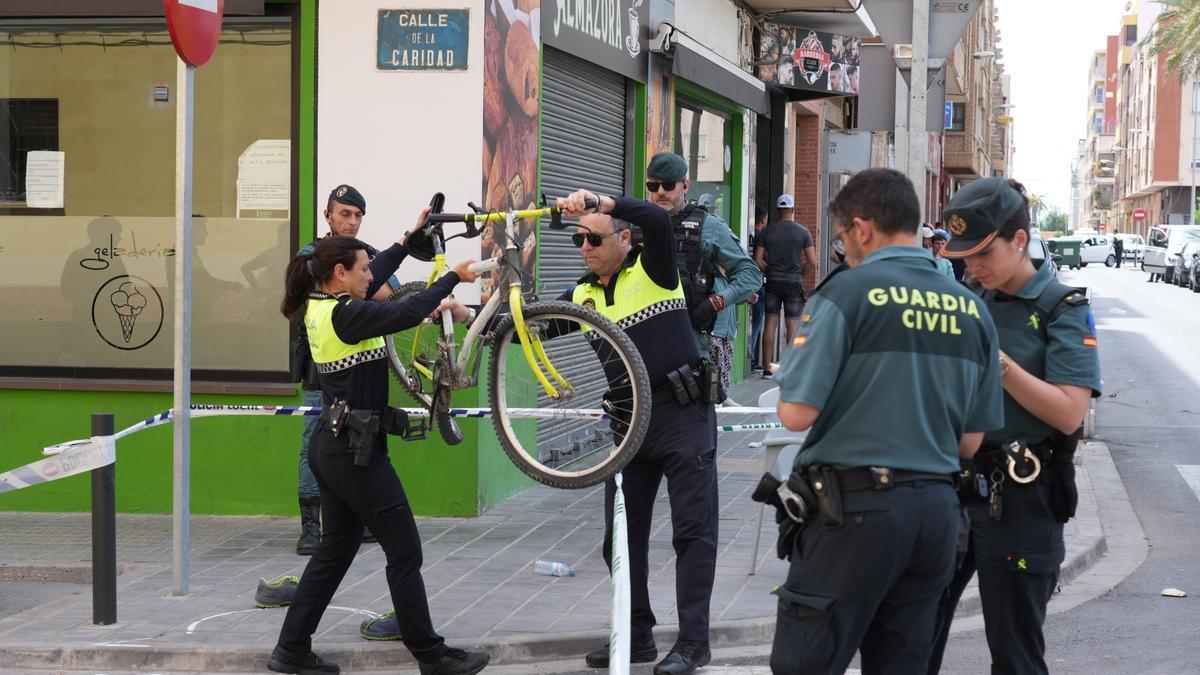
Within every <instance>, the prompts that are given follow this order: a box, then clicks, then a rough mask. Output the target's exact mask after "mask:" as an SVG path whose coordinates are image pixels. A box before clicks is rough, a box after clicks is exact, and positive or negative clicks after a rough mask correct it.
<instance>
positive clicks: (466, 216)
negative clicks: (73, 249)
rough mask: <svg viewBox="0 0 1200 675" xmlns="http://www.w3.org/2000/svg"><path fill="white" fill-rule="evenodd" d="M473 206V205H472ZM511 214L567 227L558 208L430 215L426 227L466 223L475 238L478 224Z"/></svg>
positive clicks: (592, 205) (588, 203)
mask: <svg viewBox="0 0 1200 675" xmlns="http://www.w3.org/2000/svg"><path fill="white" fill-rule="evenodd" d="M546 201H547V200H546V196H545V195H542V202H543V203H545V202H546ZM472 206H473V205H472ZM585 206H587V207H588V208H596V207H597V206H599V200H592V199H588V200H585ZM509 214H512V217H513V219H514V220H524V219H525V218H550V229H552V230H561V229H564V228H565V227H566V224H565V223H563V222H562V210H561V209H559V208H558V207H557V206H543V207H541V208H536V209H517V210H514V211H482V212H477V213H430V214H429V216H428V217H427V218H426V219H425V226H426V227H428V226H429V225H431V224H435V223H466V224H467V226H468V227H467V236H468V237H474V236H476V235H478V234H479V232H478V230H477V229H476V228H475V225H476V224H479V223H483V224H487V223H501V222H504V221H505V220H507V219H508V216H509Z"/></svg>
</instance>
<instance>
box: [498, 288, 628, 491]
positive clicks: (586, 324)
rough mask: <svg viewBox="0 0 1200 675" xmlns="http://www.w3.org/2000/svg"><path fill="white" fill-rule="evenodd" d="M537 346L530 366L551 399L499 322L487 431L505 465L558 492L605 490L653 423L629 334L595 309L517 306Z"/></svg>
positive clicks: (508, 323) (512, 331)
mask: <svg viewBox="0 0 1200 675" xmlns="http://www.w3.org/2000/svg"><path fill="white" fill-rule="evenodd" d="M524 317H525V326H526V327H527V329H528V330H529V333H530V337H531V339H532V340H534V341H536V342H538V343H540V346H541V349H542V350H544V354H545V356H544V358H541V359H535V361H536V362H538V363H540V364H541V366H542V367H543V368H544V366H545V364H549V366H550V367H549V368H544V371H543V372H544V374H545V376H546V377H547V379H548V380H549V381H550V383H551V384H552V386H554V387H555V388H556V389H557V391H558V393H559V395H558V397H556V398H552V397H551V396H550V395H548V394H547V391H546V388H545V387H544V385H543V384H542V383H541V381H540V379H539V378H538V375H537V373H536V372H535V371H534V369H533V368H532V367H531V365H530V363H529V360H528V359H527V358H526V356H525V353H524V351H523V349H522V346H521V344H520V342H519V340H518V338H517V334H516V331H517V326H516V324H515V322H514V320H513V318H512V317H511V316H508V317H505V318H504V319H503V320H502V321H501V322H500V324H499V325H498V326H497V327H496V329H495V331H494V332H493V333H492V338H493V340H492V353H491V360H490V364H489V367H488V395H489V400H490V402H491V406H492V424H493V425H494V426H495V428H496V435H497V436H498V437H499V439H500V443H501V445H502V446H503V447H504V451H505V453H507V454H508V457H509V459H511V460H512V462H513V463H514V464H516V466H517V468H519V469H520V470H521V471H522V472H524V473H525V474H526V475H527V476H529V477H530V478H533V479H534V480H536V481H538V482H539V483H543V484H545V485H550V486H552V487H559V488H584V487H589V486H592V485H597V484H599V483H603V482H604V481H606V480H608V479H609V478H612V477H613V476H614V475H616V473H617V472H618V471H620V470H621V469H623V468H624V467H625V465H626V464H628V463H629V460H631V459H633V456H634V455H635V454H636V453H637V451H638V449H639V448H640V447H641V444H642V440H643V439H644V438H645V436H646V429H647V427H648V426H649V424H650V408H651V394H650V380H649V377H648V376H647V374H646V366H645V364H644V363H642V357H641V354H640V353H639V352H638V350H637V347H636V346H635V345H634V344H633V341H632V340H630V339H629V336H628V335H626V334H625V332H624V331H622V330H621V329H620V328H618V327H617V326H616V324H614V323H613V322H611V321H609V320H608V319H606V318H605V317H604V316H602V315H601V314H599V313H597V312H596V311H594V310H590V309H587V308H585V307H582V306H580V305H576V304H573V303H570V302H560V301H554V302H539V303H534V304H531V305H528V306H526V307H525V308H524Z"/></svg>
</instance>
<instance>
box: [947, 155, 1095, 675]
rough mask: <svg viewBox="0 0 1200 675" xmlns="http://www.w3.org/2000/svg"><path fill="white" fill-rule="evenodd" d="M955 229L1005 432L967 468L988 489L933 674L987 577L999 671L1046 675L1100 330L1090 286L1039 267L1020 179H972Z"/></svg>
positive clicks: (953, 204) (952, 593) (976, 497)
mask: <svg viewBox="0 0 1200 675" xmlns="http://www.w3.org/2000/svg"><path fill="white" fill-rule="evenodd" d="M945 221H946V226H947V228H948V229H949V230H950V232H951V233H952V234H953V235H954V236H953V238H952V239H951V240H950V242H949V243H948V244H947V245H946V249H945V250H944V251H943V253H942V255H943V256H945V257H947V258H961V259H965V260H966V264H967V272H968V273H970V275H971V277H973V278H974V280H975V283H976V284H978V286H979V289H978V290H979V292H980V293H981V294H982V297H983V302H984V304H985V305H987V307H988V310H989V311H990V312H991V314H992V318H993V319H995V321H996V330H997V332H998V333H999V336H1000V354H999V355H1000V370H1001V373H1002V377H1001V381H1002V383H1003V385H1004V419H1005V425H1004V428H1003V429H1000V430H997V431H991V432H989V433H988V434H987V436H986V437H985V438H984V442H983V445H982V446H981V447H980V450H979V453H978V454H977V455H976V456H975V458H974V461H973V462H972V463H971V464H970V465H969V466H968V467H967V470H966V471H965V472H964V474H967V475H972V476H973V475H978V476H981V477H983V479H984V480H985V481H986V482H987V485H988V490H987V495H984V494H981V492H982V491H974V492H972V491H964V493H965V494H964V502H965V506H966V508H967V512H968V513H969V514H970V520H971V536H970V540H969V542H968V549H967V552H966V557H965V558H964V559H963V562H962V565H961V567H960V569H959V570H958V572H957V573H956V574H955V577H954V580H953V582H952V583H951V584H950V586H949V588H948V589H947V591H946V596H945V599H944V601H943V605H942V608H941V611H940V615H939V631H938V636H937V642H936V644H935V649H934V655H933V658H932V660H931V662H930V667H929V672H930V673H936V672H937V671H938V668H939V667H940V666H941V660H942V651H943V649H944V648H945V643H946V637H947V635H948V634H949V632H950V622H951V620H952V619H953V618H954V607H955V605H956V604H957V603H958V598H959V596H960V595H961V594H962V591H963V588H964V587H966V585H967V582H968V581H969V580H970V579H971V575H972V574H974V573H975V572H976V571H978V572H979V597H980V601H981V603H982V605H983V617H984V625H985V627H986V632H987V641H988V648H989V649H990V650H991V654H992V672H993V673H1045V672H1047V668H1046V661H1045V638H1044V637H1043V635H1042V623H1043V622H1044V621H1045V619H1046V603H1048V602H1049V600H1050V595H1051V594H1052V593H1053V592H1054V588H1055V586H1056V585H1057V583H1058V569H1059V566H1060V565H1061V564H1062V561H1063V557H1064V555H1065V550H1064V546H1063V524H1064V523H1066V522H1067V520H1068V519H1070V518H1071V516H1073V515H1074V514H1075V504H1076V501H1077V493H1076V491H1075V466H1074V463H1073V460H1074V454H1075V445H1076V443H1077V441H1078V438H1079V433H1080V426H1081V424H1082V422H1083V416H1084V414H1085V413H1086V412H1087V408H1088V399H1089V398H1093V397H1097V396H1099V395H1100V359H1099V355H1098V354H1097V351H1096V348H1097V345H1096V328H1095V322H1094V321H1093V319H1092V313H1091V309H1090V308H1089V306H1088V299H1087V295H1086V294H1085V292H1084V290H1083V289H1079V288H1071V287H1069V286H1065V285H1063V284H1061V283H1059V282H1058V281H1057V280H1055V278H1054V275H1053V272H1052V270H1051V267H1050V265H1049V264H1047V263H1046V261H1045V260H1039V261H1038V262H1037V264H1035V263H1034V262H1033V261H1032V260H1031V259H1030V257H1029V252H1028V250H1027V249H1028V246H1029V227H1030V221H1029V199H1028V197H1027V196H1026V194H1025V188H1024V187H1022V186H1021V184H1020V183H1017V182H1016V181H1013V180H1008V179H1004V178H985V179H982V180H978V181H975V182H973V183H970V184H969V185H967V186H966V187H964V188H962V189H961V190H959V191H958V192H957V193H955V195H954V197H953V198H952V199H951V200H950V204H949V205H948V206H947V207H946V212H945ZM970 482H974V481H969V482H968V484H969V483H970Z"/></svg>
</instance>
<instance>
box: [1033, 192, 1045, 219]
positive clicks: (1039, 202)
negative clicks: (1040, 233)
mask: <svg viewBox="0 0 1200 675" xmlns="http://www.w3.org/2000/svg"><path fill="white" fill-rule="evenodd" d="M1045 208H1046V195H1029V211H1030V215H1031V216H1032V217H1033V224H1034V225H1037V223H1038V218H1039V217H1040V216H1041V215H1042V210H1043V209H1045Z"/></svg>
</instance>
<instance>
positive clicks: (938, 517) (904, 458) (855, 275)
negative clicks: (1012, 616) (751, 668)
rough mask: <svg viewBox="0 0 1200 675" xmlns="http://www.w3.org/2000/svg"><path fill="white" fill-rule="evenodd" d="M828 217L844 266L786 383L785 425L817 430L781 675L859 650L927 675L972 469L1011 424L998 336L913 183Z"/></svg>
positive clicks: (796, 342) (784, 594) (842, 201)
mask: <svg viewBox="0 0 1200 675" xmlns="http://www.w3.org/2000/svg"><path fill="white" fill-rule="evenodd" d="M829 211H830V215H831V218H832V220H833V222H834V224H835V233H836V236H837V237H840V239H841V240H842V242H843V243H844V245H845V249H846V262H847V265H842V266H840V267H838V268H837V269H836V270H835V271H834V272H833V273H831V274H830V275H829V276H828V277H827V278H826V279H825V281H824V282H823V283H822V284H821V285H820V286H819V287H818V288H817V290H816V291H815V292H814V294H813V296H812V298H811V299H810V300H809V303H808V305H807V306H806V307H805V312H806V314H805V315H804V316H802V317H801V321H800V326H799V328H798V329H797V332H796V335H795V336H793V338H792V342H791V345H790V346H789V347H788V348H787V351H786V354H785V356H784V358H783V362H782V364H781V367H780V368H779V370H778V371H777V373H776V380H777V381H778V383H779V406H778V412H779V418H780V420H781V421H782V422H783V424H784V426H786V427H787V428H788V429H790V430H793V431H803V430H805V429H809V428H810V427H811V430H810V431H809V432H808V435H807V437H806V439H805V441H804V445H803V448H802V449H801V452H800V454H799V455H798V456H797V458H796V464H795V471H794V472H793V474H792V475H791V476H790V477H789V478H788V481H787V485H788V486H789V488H790V489H792V490H793V492H794V493H795V494H796V495H799V498H800V499H801V500H802V503H803V505H804V507H803V508H797V507H796V504H795V503H794V502H793V503H791V506H792V509H793V511H792V512H793V513H794V514H795V516H796V519H798V520H801V521H802V522H800V523H797V522H796V520H793V519H791V518H785V519H783V523H784V527H782V528H781V537H780V551H781V555H782V554H788V555H790V560H791V567H790V569H789V571H788V576H787V581H786V582H785V583H784V584H783V585H782V586H781V587H780V588H779V589H778V590H777V594H778V596H779V597H778V616H777V620H776V627H775V643H774V647H773V649H772V651H771V668H772V670H773V672H775V673H841V672H844V671H845V669H846V667H847V666H848V665H849V663H850V661H851V659H852V658H853V657H854V652H855V651H856V650H860V651H861V653H862V671H863V673H865V674H867V675H872V674H874V673H918V672H922V671H924V670H925V668H926V666H927V665H928V662H929V654H930V651H931V650H932V638H933V633H934V621H935V619H936V617H937V610H938V601H939V599H940V598H941V596H942V591H943V590H944V589H945V588H946V585H947V584H948V583H949V582H950V579H951V577H952V576H953V574H954V556H955V550H956V548H957V542H958V531H959V519H960V514H959V507H958V497H957V495H956V494H955V491H954V485H953V476H954V474H956V473H957V472H958V470H959V463H958V460H959V457H960V456H967V455H970V454H972V453H973V452H974V451H975V448H976V447H977V446H978V444H979V442H980V440H981V439H982V437H983V432H985V431H988V430H991V429H996V428H998V427H1000V426H1001V424H1002V422H1003V417H1002V405H1001V399H1000V383H999V379H1000V366H999V362H998V360H997V343H996V332H995V328H994V327H993V325H992V320H991V318H990V317H989V315H988V312H987V309H986V308H985V307H984V304H983V301H982V300H980V299H979V298H977V297H975V296H974V295H972V294H971V293H970V291H969V290H967V289H966V288H965V287H963V286H962V285H960V284H957V283H955V282H954V281H953V280H952V279H948V278H947V277H946V276H945V275H943V274H942V273H941V272H939V271H938V268H937V264H936V263H935V262H934V260H933V257H932V256H930V254H929V252H928V251H926V250H924V249H923V248H921V246H920V242H919V240H918V238H917V237H918V234H917V233H918V229H919V228H920V226H921V212H920V206H919V205H918V202H917V195H916V193H915V192H914V191H913V186H912V183H911V182H910V181H909V180H908V178H906V177H905V176H904V175H903V174H901V173H899V172H896V171H893V170H891V169H870V170H867V171H863V172H861V173H859V174H858V175H856V176H855V177H854V178H852V179H851V180H850V181H849V182H848V183H847V184H846V186H845V187H844V188H842V190H841V191H840V192H838V195H837V197H835V198H834V200H833V202H832V203H831V204H830V205H829ZM806 513H807V516H806Z"/></svg>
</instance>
